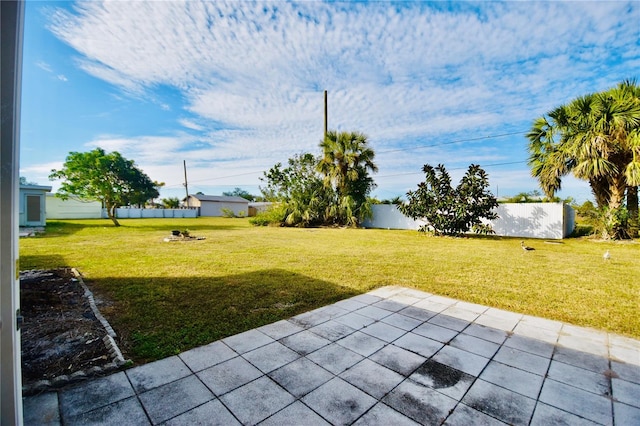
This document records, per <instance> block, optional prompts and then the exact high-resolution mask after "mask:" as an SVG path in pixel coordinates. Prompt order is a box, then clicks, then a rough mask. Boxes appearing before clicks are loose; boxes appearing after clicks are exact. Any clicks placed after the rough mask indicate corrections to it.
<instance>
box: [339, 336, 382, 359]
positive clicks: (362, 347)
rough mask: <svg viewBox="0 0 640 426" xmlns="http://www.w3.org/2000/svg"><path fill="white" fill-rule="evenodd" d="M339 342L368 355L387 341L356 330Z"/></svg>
mask: <svg viewBox="0 0 640 426" xmlns="http://www.w3.org/2000/svg"><path fill="white" fill-rule="evenodd" d="M337 344H338V345H340V346H343V347H345V348H347V349H349V350H351V351H353V352H356V353H358V354H360V355H362V356H365V357H367V356H369V355H371V354H373V353H375V352H377V351H379V350H380V349H382V348H383V347H384V345H385V342H383V341H382V340H380V339H378V338H376V337H373V336H369V335H368V334H364V333H361V332H359V331H356V332H355V333H353V334H350V335H348V336H347V337H345V338H344V339H341V340H338V341H337Z"/></svg>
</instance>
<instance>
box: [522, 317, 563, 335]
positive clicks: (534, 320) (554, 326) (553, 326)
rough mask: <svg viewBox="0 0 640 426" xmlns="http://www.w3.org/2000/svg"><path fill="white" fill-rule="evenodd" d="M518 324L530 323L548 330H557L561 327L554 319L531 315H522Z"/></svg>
mask: <svg viewBox="0 0 640 426" xmlns="http://www.w3.org/2000/svg"><path fill="white" fill-rule="evenodd" d="M520 324H524V325H530V326H533V327H536V328H542V329H545V330H549V331H557V332H559V331H560V330H561V329H562V323H561V322H560V321H554V320H550V319H546V318H540V317H533V316H531V315H523V316H522V319H521V320H520Z"/></svg>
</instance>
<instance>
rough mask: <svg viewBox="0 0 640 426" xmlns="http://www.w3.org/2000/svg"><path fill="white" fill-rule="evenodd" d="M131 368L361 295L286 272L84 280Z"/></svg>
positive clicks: (354, 291) (274, 270)
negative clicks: (110, 326) (129, 360)
mask: <svg viewBox="0 0 640 426" xmlns="http://www.w3.org/2000/svg"><path fill="white" fill-rule="evenodd" d="M87 285H88V286H89V287H90V288H91V289H92V291H93V292H94V293H95V294H96V295H98V296H99V297H102V298H104V299H105V300H109V302H108V303H105V304H103V306H101V307H100V309H101V311H102V313H103V314H104V315H105V317H107V319H108V320H109V322H110V323H111V325H112V326H113V327H114V329H115V330H116V333H117V334H118V337H119V339H120V345H121V349H123V351H124V352H125V353H126V355H127V356H128V357H129V358H131V359H132V360H133V361H134V362H135V363H143V362H148V361H153V360H157V359H161V358H165V357H167V356H171V355H175V354H177V353H180V352H184V351H186V350H189V349H191V348H194V347H197V346H202V345H205V344H208V343H211V342H213V341H216V340H219V339H222V338H225V337H228V336H231V335H234V334H237V333H241V332H243V331H247V330H250V329H253V328H256V327H260V326H262V325H265V324H270V323H273V322H276V321H279V320H282V319H286V318H290V317H292V316H294V315H297V314H300V313H302V312H307V311H310V310H313V309H315V308H319V307H322V306H326V305H329V304H332V303H334V302H336V301H339V300H342V299H345V298H349V297H352V296H354V295H357V294H360V293H359V292H358V291H356V290H354V289H351V288H348V287H343V286H339V285H336V284H333V283H330V282H327V281H322V280H317V279H315V278H311V277H308V276H305V275H300V274H296V273H292V272H289V271H286V270H280V269H270V270H262V271H256V272H251V273H246V274H238V275H228V276H222V277H190V278H170V277H163V278H153V277H149V278H146V277H131V278H101V279H92V280H90V281H87Z"/></svg>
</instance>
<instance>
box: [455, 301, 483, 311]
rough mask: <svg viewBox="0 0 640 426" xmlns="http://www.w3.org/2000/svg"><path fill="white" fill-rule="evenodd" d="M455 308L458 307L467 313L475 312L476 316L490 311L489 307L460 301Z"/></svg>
mask: <svg viewBox="0 0 640 426" xmlns="http://www.w3.org/2000/svg"><path fill="white" fill-rule="evenodd" d="M454 307H456V308H458V309H462V310H465V311H469V312H473V313H474V314H478V315H480V314H482V313H484V312H486V311H487V309H489V308H488V307H486V306H484V305H478V304H477V303H469V302H463V301H461V300H459V301H458V302H457V303H456V304H455V305H454Z"/></svg>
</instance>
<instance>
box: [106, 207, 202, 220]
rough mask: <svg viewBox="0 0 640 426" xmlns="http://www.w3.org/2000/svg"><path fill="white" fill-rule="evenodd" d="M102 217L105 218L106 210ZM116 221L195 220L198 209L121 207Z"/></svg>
mask: <svg viewBox="0 0 640 426" xmlns="http://www.w3.org/2000/svg"><path fill="white" fill-rule="evenodd" d="M102 214H103V216H102V217H105V218H106V217H107V212H106V210H104V211H103V213H102ZM116 217H117V218H118V219H143V218H165V217H166V218H176V219H178V218H180V219H184V218H195V217H198V209H197V208H190V209H135V208H128V207H123V208H119V209H116Z"/></svg>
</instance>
